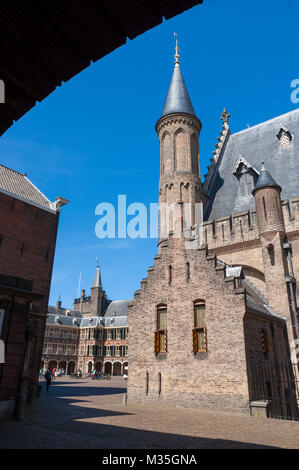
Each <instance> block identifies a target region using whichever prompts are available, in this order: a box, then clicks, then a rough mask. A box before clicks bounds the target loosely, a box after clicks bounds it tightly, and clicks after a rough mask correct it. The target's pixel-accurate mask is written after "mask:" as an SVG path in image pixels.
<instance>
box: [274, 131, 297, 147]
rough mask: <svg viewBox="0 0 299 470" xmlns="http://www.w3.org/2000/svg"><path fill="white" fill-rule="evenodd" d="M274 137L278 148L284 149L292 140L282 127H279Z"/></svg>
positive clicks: (290, 135) (288, 132)
mask: <svg viewBox="0 0 299 470" xmlns="http://www.w3.org/2000/svg"><path fill="white" fill-rule="evenodd" d="M276 137H277V139H278V142H279V147H280V148H284V147H287V146H288V145H289V144H290V143H291V142H292V140H293V137H292V134H291V133H290V131H288V129H285V128H284V127H281V128H280V129H279V131H278V132H277V134H276Z"/></svg>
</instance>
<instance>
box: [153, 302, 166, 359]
mask: <svg viewBox="0 0 299 470" xmlns="http://www.w3.org/2000/svg"><path fill="white" fill-rule="evenodd" d="M154 352H155V353H156V354H158V353H166V352H167V306H166V305H159V306H158V307H157V330H156V331H155V344H154Z"/></svg>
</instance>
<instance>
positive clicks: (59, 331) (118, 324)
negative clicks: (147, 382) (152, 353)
mask: <svg viewBox="0 0 299 470" xmlns="http://www.w3.org/2000/svg"><path fill="white" fill-rule="evenodd" d="M129 302H130V301H129V300H114V301H111V300H108V299H107V296H106V293H105V291H104V290H103V287H102V281H101V273H100V268H99V266H98V267H97V270H96V273H95V276H94V280H93V284H92V286H91V295H90V296H86V295H85V290H82V293H81V297H80V298H77V299H75V300H74V309H73V310H71V309H65V308H62V307H61V301H58V302H57V305H56V307H51V306H50V307H49V308H48V317H47V327H46V330H45V337H44V344H43V354H42V363H41V367H42V369H43V370H45V369H47V368H48V367H49V368H50V369H51V370H52V369H54V368H55V369H64V370H65V371H66V373H68V374H71V373H72V372H74V371H77V370H79V369H80V370H81V371H82V372H83V373H84V374H86V373H88V372H90V373H91V372H93V371H94V370H96V371H97V372H104V373H105V374H110V375H123V374H128V360H127V357H128V337H129V330H128V322H127V312H128V310H127V309H128V304H129Z"/></svg>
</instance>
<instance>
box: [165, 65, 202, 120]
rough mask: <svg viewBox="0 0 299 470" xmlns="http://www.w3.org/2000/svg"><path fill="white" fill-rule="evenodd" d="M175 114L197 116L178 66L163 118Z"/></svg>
mask: <svg viewBox="0 0 299 470" xmlns="http://www.w3.org/2000/svg"><path fill="white" fill-rule="evenodd" d="M173 113H187V114H193V115H194V116H195V111H194V109H193V106H192V103H191V100H190V96H189V93H188V90H187V87H186V84H185V81H184V78H183V75H182V71H181V69H180V66H179V65H178V64H176V65H175V67H174V71H173V74H172V78H171V82H170V86H169V90H168V94H167V97H166V100H165V103H164V106H163V110H162V114H161V117H163V116H166V115H167V114H173Z"/></svg>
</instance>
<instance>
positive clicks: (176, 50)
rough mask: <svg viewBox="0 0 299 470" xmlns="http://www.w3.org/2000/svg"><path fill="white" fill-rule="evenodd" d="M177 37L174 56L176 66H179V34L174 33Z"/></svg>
mask: <svg viewBox="0 0 299 470" xmlns="http://www.w3.org/2000/svg"><path fill="white" fill-rule="evenodd" d="M174 37H175V55H174V63H175V65H179V64H180V63H179V57H180V56H179V48H178V35H177V33H174Z"/></svg>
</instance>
